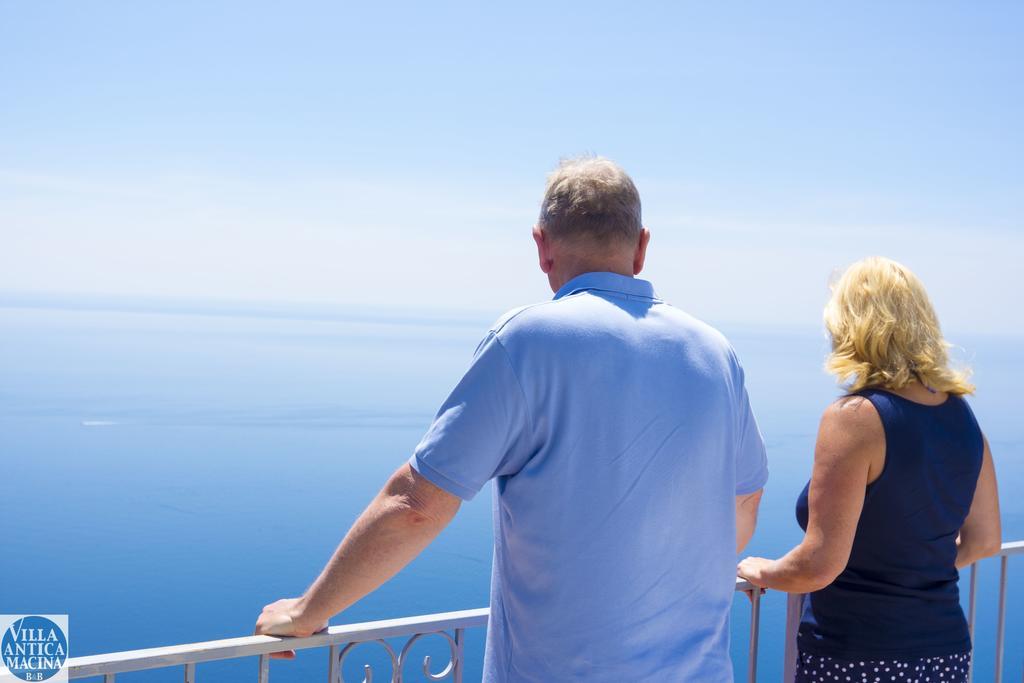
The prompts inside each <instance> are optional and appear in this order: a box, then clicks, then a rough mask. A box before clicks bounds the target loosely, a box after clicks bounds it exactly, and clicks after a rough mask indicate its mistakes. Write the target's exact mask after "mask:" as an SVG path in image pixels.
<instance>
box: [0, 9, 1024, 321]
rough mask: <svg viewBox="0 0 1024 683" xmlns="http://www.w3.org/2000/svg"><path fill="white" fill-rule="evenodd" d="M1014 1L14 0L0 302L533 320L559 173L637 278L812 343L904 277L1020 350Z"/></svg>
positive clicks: (1023, 217) (1019, 72)
mask: <svg viewBox="0 0 1024 683" xmlns="http://www.w3.org/2000/svg"><path fill="white" fill-rule="evenodd" d="M1022 22H1024V5H1022V4H1020V3H1012V2H986V3H976V2H961V3H952V2H940V3H935V2H928V3H925V2H920V3H914V2H901V3H857V4H855V5H854V4H853V3H849V4H845V5H844V6H843V7H840V6H839V3H786V2H773V3H760V4H759V5H757V6H754V5H752V4H743V5H741V4H730V3H690V4H683V3H665V4H655V3H607V4H605V3H575V4H569V3H566V4H559V3H528V2H517V3H505V4H504V5H502V6H493V5H490V4H469V3H415V4H412V3H410V4H394V3H337V2H289V3H261V2H252V1H247V2H174V3H166V2H140V1H136V2H89V3H81V2H31V3H25V2H21V3H19V2H6V3H2V4H0V237H2V241H0V292H2V293H3V294H2V296H3V297H5V298H8V299H13V298H17V297H24V296H26V295H31V294H34V293H38V292H49V293H55V294H59V295H96V294H111V295H122V296H124V295H131V296H138V297H149V296H153V297H169V298H187V299H207V298H212V299H219V300H224V299H238V300H245V301H273V302H285V301H300V302H313V303H317V302H320V303H329V304H332V305H335V304H338V305H342V304H359V305H361V306H371V307H372V306H398V307H401V308H409V307H418V308H420V307H421V308H423V309H428V308H443V309H466V310H474V311H484V312H487V313H488V314H490V313H494V314H495V315H496V314H497V313H498V312H500V311H501V310H503V309H505V308H509V307H511V306H514V305H517V304H520V303H525V302H529V301H533V300H537V299H540V298H544V297H546V296H549V294H550V293H549V292H548V291H547V290H546V283H545V281H544V279H543V277H542V276H541V275H540V273H539V272H538V271H537V270H536V266H535V261H534V254H533V250H532V243H531V241H530V238H529V229H530V226H531V225H532V222H533V220H534V218H535V216H536V209H537V205H538V201H539V196H540V193H541V190H542V188H543V179H544V174H545V173H546V172H547V171H549V170H550V169H551V168H552V167H553V166H554V165H555V163H556V162H557V160H558V158H559V157H562V156H568V155H574V154H579V153H583V152H597V153H600V154H603V155H606V156H609V157H611V158H613V159H616V160H617V161H619V162H620V163H622V164H623V165H624V166H625V167H626V168H627V170H629V171H630V172H631V174H632V175H633V176H634V178H635V179H636V181H637V183H638V185H639V187H640V190H641V194H642V195H643V198H644V211H645V222H646V224H647V225H648V227H649V228H650V229H651V230H652V232H653V234H654V241H653V243H652V246H651V257H650V261H649V269H648V271H647V273H646V274H647V275H648V276H649V277H650V278H651V279H653V280H654V281H655V284H656V286H657V288H658V289H659V291H660V292H661V293H662V295H663V296H664V297H665V298H667V299H669V300H670V301H673V302H674V303H677V304H678V305H681V306H683V307H685V308H688V309H689V310H691V311H693V312H694V313H696V314H697V315H700V316H701V317H704V318H706V319H709V320H712V321H716V322H730V323H747V324H752V325H762V324H772V325H817V324H818V321H819V314H820V307H821V305H822V303H823V301H824V298H825V296H826V294H827V281H828V278H829V276H830V275H831V274H832V273H833V272H834V271H835V270H836V269H838V268H841V267H842V266H844V265H845V264H847V263H849V262H850V261H852V260H855V259H857V258H859V257H861V256H865V255H868V254H874V253H881V254H885V255H889V256H892V257H894V258H897V259H900V260H903V261H905V262H906V263H908V264H909V265H910V266H911V267H913V268H914V269H915V270H917V271H918V272H919V274H920V275H921V276H922V277H923V278H924V280H925V283H926V284H927V285H928V286H929V289H930V290H931V291H932V294H933V297H934V298H935V300H936V303H937V305H938V307H939V310H940V315H941V317H942V318H943V320H944V321H945V323H946V327H947V328H948V329H950V330H959V331H970V332H994V333H1004V334H1024V316H1022V315H1021V314H1020V313H1019V307H1018V299H1019V297H1020V293H1021V291H1022V288H1021V287H1020V285H1019V282H1018V274H1019V270H1020V267H1019V262H1020V261H1021V258H1022V257H1024V164H1022V162H1021V160H1022V159H1024V124H1022V123H1021V122H1022V121H1024V41H1022V40H1021V37H1020V36H1021V26H1022V25H1024V23H1022Z"/></svg>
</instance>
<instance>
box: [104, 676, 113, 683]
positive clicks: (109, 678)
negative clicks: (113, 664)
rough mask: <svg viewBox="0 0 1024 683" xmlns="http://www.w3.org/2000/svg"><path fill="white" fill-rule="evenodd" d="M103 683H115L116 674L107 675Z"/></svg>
mask: <svg viewBox="0 0 1024 683" xmlns="http://www.w3.org/2000/svg"><path fill="white" fill-rule="evenodd" d="M103 683H114V674H106V675H104V676H103Z"/></svg>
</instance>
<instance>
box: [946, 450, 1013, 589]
mask: <svg viewBox="0 0 1024 683" xmlns="http://www.w3.org/2000/svg"><path fill="white" fill-rule="evenodd" d="M984 442H985V451H984V454H983V455H982V461H981V472H980V473H979V474H978V484H977V485H976V486H975V488H974V500H973V501H971V510H970V512H968V513H967V519H966V520H964V525H963V526H962V527H960V537H959V538H958V539H957V541H956V546H957V550H956V568H957V569H963V568H964V567H967V566H969V565H972V564H974V563H975V562H977V561H978V560H983V559H985V558H986V557H991V556H992V555H995V554H996V553H998V552H999V548H1000V547H1001V544H1002V538H1003V532H1002V528H1001V525H1000V522H999V488H998V486H997V485H996V468H995V464H994V463H993V462H992V452H991V451H990V450H989V447H988V439H985V441H984Z"/></svg>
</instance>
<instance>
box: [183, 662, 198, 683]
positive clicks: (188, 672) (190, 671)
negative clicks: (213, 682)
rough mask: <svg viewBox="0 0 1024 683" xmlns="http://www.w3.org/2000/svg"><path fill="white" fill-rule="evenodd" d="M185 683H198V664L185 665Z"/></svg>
mask: <svg viewBox="0 0 1024 683" xmlns="http://www.w3.org/2000/svg"><path fill="white" fill-rule="evenodd" d="M185 683H196V665H195V664H186V665H185Z"/></svg>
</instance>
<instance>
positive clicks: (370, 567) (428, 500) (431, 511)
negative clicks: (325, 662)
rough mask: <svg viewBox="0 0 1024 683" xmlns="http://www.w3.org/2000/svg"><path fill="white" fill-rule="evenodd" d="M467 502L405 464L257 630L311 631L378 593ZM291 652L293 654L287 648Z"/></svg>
mask: <svg viewBox="0 0 1024 683" xmlns="http://www.w3.org/2000/svg"><path fill="white" fill-rule="evenodd" d="M460 503H461V501H460V500H459V498H457V497H456V496H453V495H452V494H450V493H448V492H447V491H444V490H442V489H440V488H438V487H437V486H435V485H434V484H432V483H430V482H429V481H427V480H426V479H425V478H423V477H422V476H421V475H420V474H419V473H418V472H416V471H415V470H414V469H413V468H412V467H410V466H409V465H408V464H405V465H402V466H401V467H400V468H398V470H397V471H396V472H395V473H394V474H393V475H391V478H390V479H389V480H388V482H387V483H386V484H385V485H384V488H383V489H381V492H380V493H379V494H377V497H376V498H374V500H373V502H371V503H370V505H369V506H367V508H366V510H364V511H363V513H362V514H361V515H360V516H359V519H357V520H356V522H355V524H353V525H352V528H351V529H350V530H349V532H348V533H347V534H346V535H345V538H344V540H342V542H341V544H340V545H339V546H338V548H337V550H335V551H334V555H333V556H332V557H331V559H330V561H329V562H328V563H327V566H326V567H324V569H323V571H322V572H320V576H319V577H317V579H316V581H314V582H313V585H312V586H310V587H309V589H308V590H307V591H306V593H305V594H304V595H303V596H302V597H301V598H287V599H284V600H278V601H277V602H274V603H272V604H270V605H267V606H266V607H264V608H263V613H262V614H260V617H259V619H258V620H257V622H256V634H257V635H261V634H266V635H276V636H308V635H312V634H313V633H315V632H317V631H320V630H322V629H323V628H325V627H326V626H327V620H328V619H330V618H331V617H332V616H334V615H335V614H337V613H338V612H341V611H342V610H344V609H345V608H347V607H349V606H350V605H352V604H353V603H355V602H356V601H357V600H359V599H360V598H362V597H364V596H365V595H367V594H369V593H371V592H373V591H374V590H375V589H377V588H378V587H379V586H380V585H381V584H383V583H384V582H385V581H387V580H388V579H390V578H391V577H392V576H394V575H395V574H397V573H398V571H399V570H400V569H402V568H403V567H404V566H405V565H407V564H408V563H409V562H411V561H412V560H413V558H415V557H416V556H417V555H419V554H420V553H421V552H422V551H423V549H424V548H426V547H427V546H428V545H429V544H430V542H431V541H433V540H434V538H435V537H436V536H437V535H438V534H439V533H440V532H441V530H442V529H444V528H445V527H446V526H447V525H448V523H449V522H450V521H451V520H452V518H453V517H455V513H456V512H458V510H459V504H460ZM281 655H282V656H286V657H287V656H291V653H281Z"/></svg>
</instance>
